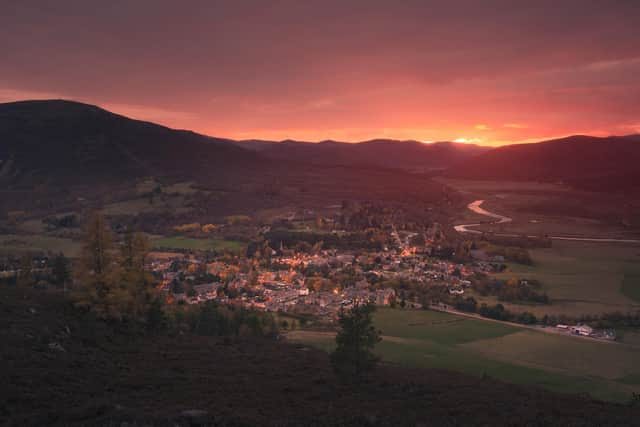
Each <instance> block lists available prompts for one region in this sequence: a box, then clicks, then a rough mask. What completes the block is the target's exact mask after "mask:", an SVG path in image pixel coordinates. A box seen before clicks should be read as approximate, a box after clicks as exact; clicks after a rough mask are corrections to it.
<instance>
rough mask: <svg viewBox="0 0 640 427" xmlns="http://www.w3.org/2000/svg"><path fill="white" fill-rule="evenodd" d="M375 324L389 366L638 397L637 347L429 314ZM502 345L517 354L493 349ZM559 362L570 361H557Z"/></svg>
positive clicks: (386, 313) (305, 337)
mask: <svg viewBox="0 0 640 427" xmlns="http://www.w3.org/2000/svg"><path fill="white" fill-rule="evenodd" d="M375 323H376V326H377V327H378V328H379V329H380V330H381V331H382V335H383V341H382V342H381V343H379V344H378V346H377V347H376V352H377V353H378V354H379V355H380V356H381V357H382V359H383V360H384V361H386V362H389V363H393V364H397V365H401V366H408V367H430V368H441V369H448V370H455V371H461V372H465V373H467V374H471V375H477V376H482V375H483V374H486V375H489V376H491V377H495V378H498V379H501V380H503V381H507V382H512V383H522V384H536V385H539V386H541V387H545V388H549V389H552V390H556V391H561V392H567V393H592V394H593V395H594V397H597V398H600V399H606V400H615V401H627V400H628V399H629V398H630V396H631V393H632V392H633V391H635V392H638V391H640V384H636V383H634V382H633V380H634V379H635V378H636V376H637V375H640V366H638V367H636V366H635V365H636V364H634V363H633V361H634V360H636V359H637V358H640V347H635V346H625V345H622V344H615V343H596V342H589V341H586V340H581V339H579V338H572V337H563V336H555V335H550V334H549V335H548V334H545V333H542V332H535V331H528V330H525V329H522V328H518V327H514V326H509V325H503V324H500V323H493V322H485V321H481V320H473V319H468V318H462V317H459V316H455V315H451V314H447V313H440V312H432V311H413V310H392V309H379V310H378V311H377V312H376V315H375ZM287 337H288V339H289V340H292V341H298V342H302V343H306V344H308V345H312V346H316V347H319V348H322V349H324V350H327V351H329V350H331V349H332V348H333V345H334V344H333V342H334V341H333V338H334V334H333V333H327V332H317V331H309V330H296V331H292V332H289V333H288V334H287ZM529 341H531V343H529ZM503 343H507V344H503ZM505 345H507V346H508V345H511V346H512V347H518V348H513V349H511V350H510V351H500V350H494V348H493V347H494V346H495V347H496V348H498V349H499V348H503V346H505ZM529 346H531V348H532V354H531V355H528V357H527V358H523V353H522V352H524V350H522V352H521V351H520V349H522V348H529ZM556 352H557V354H558V356H557V359H556V356H554V355H555V354H556ZM563 357H564V358H567V359H568V360H559V359H561V358H563ZM598 360H600V363H598ZM607 361H610V362H611V361H617V363H616V364H614V365H616V366H613V367H610V368H604V371H602V369H603V366H602V364H605V363H607ZM571 362H573V363H571Z"/></svg>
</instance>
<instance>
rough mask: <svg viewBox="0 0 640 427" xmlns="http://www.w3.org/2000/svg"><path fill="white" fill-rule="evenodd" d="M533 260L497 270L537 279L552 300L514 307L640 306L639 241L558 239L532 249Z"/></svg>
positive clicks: (568, 310) (567, 310)
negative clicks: (615, 241) (604, 241)
mask: <svg viewBox="0 0 640 427" xmlns="http://www.w3.org/2000/svg"><path fill="white" fill-rule="evenodd" d="M530 253H531V256H532V258H533V261H534V265H533V266H526V265H519V264H513V263H511V264H509V269H508V271H507V272H505V273H501V274H498V275H496V276H497V277H501V278H504V279H508V278H510V277H513V276H515V277H519V278H530V279H538V280H540V281H541V282H542V284H543V286H544V291H545V292H546V293H547V294H548V295H549V297H550V298H551V302H552V304H550V305H537V306H518V305H513V304H511V305H510V304H505V306H508V307H509V308H511V309H513V310H516V311H524V310H527V311H531V312H533V313H535V314H536V315H544V314H567V315H582V314H601V313H603V312H611V311H622V312H627V311H635V310H639V309H640V304H639V302H640V286H639V282H638V278H639V277H640V273H639V272H640V269H639V268H638V267H637V266H638V263H640V247H638V246H630V245H626V246H625V245H614V244H602V243H582V242H564V241H554V242H553V247H552V248H545V249H533V250H530Z"/></svg>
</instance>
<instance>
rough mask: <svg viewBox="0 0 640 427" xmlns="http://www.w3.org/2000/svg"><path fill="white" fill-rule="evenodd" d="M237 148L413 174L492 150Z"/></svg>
mask: <svg viewBox="0 0 640 427" xmlns="http://www.w3.org/2000/svg"><path fill="white" fill-rule="evenodd" d="M238 144H239V145H240V146H242V147H248V148H250V149H252V150H255V151H258V152H260V153H261V154H263V155H265V156H266V157H269V158H272V159H281V160H293V161H297V162H305V163H315V164H334V165H335V164H339V165H344V166H356V165H358V166H361V165H368V166H379V167H385V168H393V169H404V170H410V171H416V172H426V171H430V170H439V169H445V168H447V167H449V166H450V165H452V164H455V163H457V162H460V161H462V160H465V159H468V158H471V157H473V156H476V155H478V154H481V153H484V152H487V151H489V150H490V149H491V148H490V147H483V146H479V145H473V144H463V143H456V142H434V143H423V142H419V141H413V140H405V141H399V140H392V139H372V140H368V141H362V142H353V143H351V142H340V141H333V140H326V141H321V142H316V143H314V142H306V141H294V140H284V141H280V142H273V141H262V140H248V141H240V142H239V143H238Z"/></svg>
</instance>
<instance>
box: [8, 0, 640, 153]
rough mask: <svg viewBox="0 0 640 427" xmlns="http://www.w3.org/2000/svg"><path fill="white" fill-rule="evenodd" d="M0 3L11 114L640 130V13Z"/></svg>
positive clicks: (485, 6) (433, 129) (569, 7)
mask: <svg viewBox="0 0 640 427" xmlns="http://www.w3.org/2000/svg"><path fill="white" fill-rule="evenodd" d="M0 2H1V3H2V8H1V12H0V54H1V60H0V102H6V101H13V100H20V99H35V98H38V99H42V98H68V99H75V100H79V101H83V102H89V103H93V104H98V105H100V106H103V107H105V108H107V109H110V110H112V111H115V112H118V113H121V114H125V115H129V116H132V117H135V118H141V119H146V120H150V121H154V122H159V123H162V124H165V125H168V126H171V127H178V128H187V129H193V130H195V131H198V132H202V133H206V134H209V135H214V136H220V137H229V138H234V139H250V138H259V139H276V140H281V139H286V138H291V139H303V140H312V141H317V140H323V139H336V140H344V141H358V140H365V139H371V138H379V137H385V138H397V139H416V140H422V141H439V140H456V139H457V140H460V141H465V140H466V141H474V142H479V143H482V144H491V145H499V144H504V143H510V142H521V141H531V140H539V139H545V138H550V137H556V136H564V135H568V134H575V133H582V134H593V135H609V134H631V133H640V77H639V76H640V1H634V0H631V1H624V0H621V1H616V2H606V1H589V0H579V1H563V0H554V1H540V0H536V1H519V0H507V1H487V0H483V1H480V0H467V1H455V0H448V1H427V0H421V1H399V0H398V1H391V0H389V1H376V0H367V1H350V0H341V1H327V0H323V1H319V0H318V1H315V0H308V1H303V0H298V1H295V0H292V1H267V0H265V1H242V0H235V1H213V0H207V1H180V2H178V1H163V0H148V1H142V0H109V1H90V0H77V1H67V0H57V1H51V2H43V1H31V0H20V1H8V0H0ZM44 3H47V4H46V5H45V4H44Z"/></svg>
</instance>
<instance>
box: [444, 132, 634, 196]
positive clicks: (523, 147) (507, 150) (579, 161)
mask: <svg viewBox="0 0 640 427" xmlns="http://www.w3.org/2000/svg"><path fill="white" fill-rule="evenodd" d="M446 175H447V176H450V177H455V178H465V179H482V180H513V181H543V182H563V183H566V184H569V185H572V186H574V187H577V188H582V189H586V190H596V191H610V190H626V189H632V188H640V135H626V136H609V137H594V136H587V135H574V136H569V137H566V138H560V139H554V140H549V141H543V142H538V143H531V144H516V145H508V146H504V147H498V148H495V149H493V150H491V151H488V152H486V153H483V154H480V155H478V156H476V157H474V158H471V159H468V160H466V161H464V162H460V163H458V164H456V165H455V166H453V167H451V168H450V169H449V170H448V171H447V172H446Z"/></svg>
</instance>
